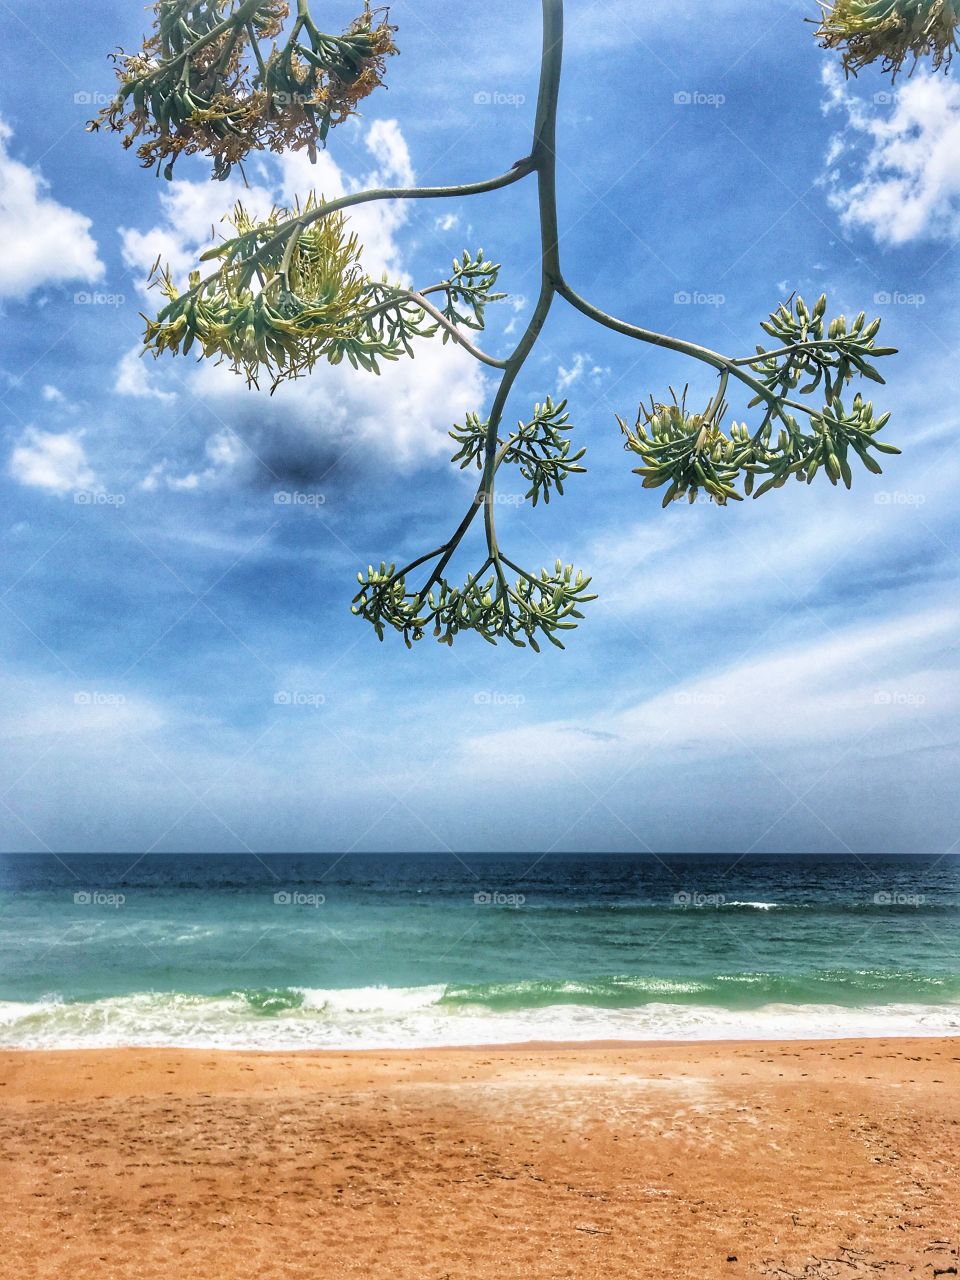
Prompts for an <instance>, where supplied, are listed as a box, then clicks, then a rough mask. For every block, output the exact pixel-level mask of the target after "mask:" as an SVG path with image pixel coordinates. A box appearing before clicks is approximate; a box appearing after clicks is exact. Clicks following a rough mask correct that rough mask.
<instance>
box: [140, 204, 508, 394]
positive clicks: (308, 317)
mask: <svg viewBox="0 0 960 1280" xmlns="http://www.w3.org/2000/svg"><path fill="white" fill-rule="evenodd" d="M319 208H320V205H319V204H318V202H317V200H316V198H315V197H314V196H312V195H311V196H310V197H309V198H308V200H307V202H306V204H305V205H303V206H302V207H301V206H299V205H298V206H296V207H295V208H294V209H293V210H286V209H274V210H273V211H272V212H271V214H270V215H269V216H268V217H267V218H265V219H260V220H255V219H252V218H251V217H250V216H249V214H248V213H247V212H246V210H245V209H244V208H243V206H242V205H239V204H238V205H237V206H236V208H235V209H234V211H233V214H232V215H231V217H230V218H229V221H230V222H231V223H232V225H233V227H234V229H235V231H236V232H237V234H236V235H235V236H233V237H231V238H230V239H228V240H226V241H224V242H223V243H222V244H219V245H217V246H215V247H214V248H213V249H211V250H209V251H208V252H207V253H205V254H204V255H203V258H202V259H201V261H203V260H211V259H216V260H218V261H219V266H218V268H217V270H216V271H215V272H213V273H212V274H211V275H209V276H208V277H206V278H205V279H204V278H202V277H201V275H200V272H199V271H195V272H193V273H192V274H191V276H190V282H189V288H188V289H187V290H185V291H184V292H183V293H181V292H180V290H179V289H178V288H177V285H176V283H175V282H174V280H173V279H172V277H171V275H170V272H169V270H167V269H161V267H160V264H159V261H158V262H157V263H156V264H155V267H154V273H153V274H154V283H155V284H156V285H157V286H158V287H159V288H160V290H161V292H162V293H163V294H164V296H165V297H166V299H167V304H166V306H164V307H163V308H162V309H161V310H160V311H159V312H158V313H157V315H156V317H155V318H153V319H151V318H149V317H144V318H145V320H146V332H145V336H144V345H145V348H146V349H147V350H149V351H151V352H152V353H153V354H154V355H160V354H161V353H163V352H165V351H167V352H171V353H173V354H174V355H187V354H188V353H189V352H190V351H191V349H193V348H194V346H196V348H197V350H198V351H199V352H200V353H202V355H203V356H205V357H208V358H209V357H213V358H216V359H218V360H225V361H227V362H228V363H229V365H230V366H231V368H232V369H233V370H234V371H235V372H238V373H242V374H244V375H245V377H246V379H247V381H248V383H251V384H254V385H257V384H258V383H259V377H260V375H261V372H266V374H268V375H269V377H270V379H271V382H272V385H273V387H274V388H275V387H276V386H277V385H278V384H279V383H280V382H282V381H284V380H287V379H290V378H298V377H301V376H303V375H304V374H305V373H308V372H309V371H310V370H311V369H313V367H314V366H315V365H316V364H317V363H318V362H319V361H321V360H325V361H327V362H328V363H330V364H334V365H335V364H339V363H340V362H341V361H342V360H344V359H346V360H348V361H349V362H350V363H351V364H352V365H353V366H354V368H358V369H365V370H367V371H368V372H371V373H379V371H380V368H379V362H380V361H381V360H396V359H399V358H400V356H402V355H404V354H406V355H408V356H412V355H413V339H414V338H429V337H433V336H434V335H435V334H436V333H437V331H438V328H439V327H440V326H439V325H438V323H437V322H436V321H435V320H434V319H433V318H431V317H430V316H429V315H428V313H427V311H426V310H425V309H424V306H423V305H422V303H421V301H418V300H417V296H416V295H411V294H410V292H409V290H406V289H404V288H403V287H402V286H400V285H392V284H389V283H388V282H387V281H386V279H383V280H379V281H378V280H373V279H371V278H370V277H368V276H367V274H366V273H365V271H364V270H363V265H362V248H361V245H360V243H359V241H358V240H357V237H356V236H355V235H353V234H350V233H349V232H348V228H347V221H346V219H345V218H344V216H343V214H341V213H339V212H333V213H328V214H326V215H325V216H323V217H315V216H314V215H315V214H316V212H317V210H318V209H319ZM464 258H465V260H467V259H468V258H469V255H466V254H465V255H464ZM469 262H470V270H469V271H467V272H465V271H464V265H463V263H461V262H457V263H455V264H454V271H453V273H452V275H451V277H450V279H449V280H447V281H443V282H441V283H440V284H438V285H434V286H432V288H431V289H430V290H427V292H431V293H433V292H442V293H443V294H444V295H445V297H446V298H447V299H448V301H447V303H446V305H445V308H444V310H445V312H446V313H448V314H450V315H453V316H455V317H457V318H461V317H463V316H464V315H465V316H466V320H465V323H469V324H470V326H471V327H476V326H477V322H478V319H477V318H478V317H479V319H480V322H482V317H483V309H484V306H485V305H486V304H487V303H488V302H489V301H490V300H491V299H492V298H496V297H497V296H500V295H496V294H493V293H492V292H491V290H492V288H493V285H494V284H495V283H496V279H497V272H498V270H499V268H498V267H497V266H496V265H495V264H493V263H489V262H486V261H485V260H484V259H483V258H482V254H481V255H478V256H477V258H476V259H472V258H469ZM480 266H482V270H480V269H479V267H480ZM451 295H453V298H454V301H452V302H451V301H449V299H450V296H451ZM444 332H445V335H446V331H444Z"/></svg>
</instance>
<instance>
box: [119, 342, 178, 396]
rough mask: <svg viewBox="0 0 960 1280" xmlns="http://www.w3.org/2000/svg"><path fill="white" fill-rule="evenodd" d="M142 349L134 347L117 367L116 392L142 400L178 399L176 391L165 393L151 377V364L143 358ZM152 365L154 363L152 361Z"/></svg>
mask: <svg viewBox="0 0 960 1280" xmlns="http://www.w3.org/2000/svg"><path fill="white" fill-rule="evenodd" d="M141 351H142V348H141V347H133V348H132V350H130V351H128V352H127V353H126V354H125V355H124V356H123V357H122V359H121V360H120V363H119V364H118V365H117V376H116V380H115V381H114V384H113V389H114V391H115V392H116V393H117V394H118V395H121V396H135V397H136V398H138V399H141V400H148V399H149V400H163V401H167V402H169V401H171V400H175V399H176V398H177V396H176V392H175V391H164V390H163V388H162V387H158V386H156V385H155V382H154V380H153V378H151V376H150V372H151V370H150V364H148V363H147V360H146V359H144V358H143V357H142V356H141V354H140V353H141ZM150 363H151V364H152V363H153V361H152V360H151V361H150Z"/></svg>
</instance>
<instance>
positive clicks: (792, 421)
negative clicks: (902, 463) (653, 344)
mask: <svg viewBox="0 0 960 1280" xmlns="http://www.w3.org/2000/svg"><path fill="white" fill-rule="evenodd" d="M826 307H827V300H826V298H825V297H821V298H820V299H819V300H818V301H817V303H816V304H815V305H814V307H813V308H812V309H811V308H808V307H807V305H806V304H805V303H804V301H803V299H802V298H797V300H796V302H795V303H794V304H793V307H792V308H789V307H787V306H786V305H784V304H781V305H780V307H778V309H777V310H776V311H775V312H773V314H772V315H771V317H770V320H769V321H768V322H765V323H764V324H763V326H762V327H763V329H764V330H765V332H766V333H768V334H769V335H770V336H771V337H773V338H775V339H776V341H777V342H778V343H779V344H780V345H779V347H778V348H776V349H772V350H769V351H768V350H766V349H765V348H764V347H762V346H758V347H757V354H756V356H750V357H747V358H746V359H744V360H736V361H726V362H724V363H723V367H722V373H721V388H720V391H719V392H718V395H717V396H715V397H714V399H713V400H712V401H711V402H710V404H709V405H708V406H707V408H706V409H705V410H704V411H703V412H702V413H690V412H688V410H687V407H686V392H684V394H683V396H682V397H681V398H680V399H679V400H678V399H677V397H676V395H673V397H672V400H671V401H670V402H669V403H657V402H656V401H654V400H653V399H652V398H651V403H650V407H649V408H647V407H646V406H645V405H641V407H640V411H639V413H638V415H637V420H636V425H635V426H634V427H633V428H630V427H628V426H627V424H626V423H625V422H624V420H623V419H622V418H618V419H617V421H618V422H619V424H620V429H621V431H622V432H623V434H624V436H625V437H626V442H625V445H624V447H625V448H626V449H627V450H628V451H630V452H632V453H635V454H638V455H639V457H640V459H641V461H642V463H643V465H642V466H640V467H636V468H635V469H634V470H635V474H637V475H640V476H642V477H643V485H644V488H646V489H658V488H661V487H663V486H664V485H665V486H666V492H665V494H664V498H663V506H664V507H667V506H669V505H670V503H671V502H674V501H676V500H679V499H683V498H686V499H687V500H688V501H689V502H691V503H692V502H696V501H697V498H698V496H699V494H700V493H701V492H703V493H705V494H707V495H708V496H709V497H710V498H711V499H712V500H713V501H715V502H716V503H718V505H720V506H726V504H727V503H728V502H729V501H730V500H733V501H735V502H740V501H742V499H743V496H744V495H746V496H750V495H751V494H752V495H753V497H755V498H759V497H762V496H763V495H764V494H765V493H769V492H770V490H771V489H780V488H782V487H783V485H784V484H785V483H786V482H787V480H788V479H789V478H790V477H791V476H794V477H796V479H797V480H799V481H806V482H807V483H808V484H809V483H811V482H812V481H813V479H814V477H815V476H816V475H817V473H818V472H819V471H820V470H821V469H822V470H823V471H824V473H825V474H826V476H827V478H828V479H829V480H830V482H831V484H834V485H836V484H838V483H840V482H841V481H842V482H843V484H844V485H845V486H846V487H847V488H848V489H849V488H850V486H851V484H852V482H853V470H852V466H851V463H853V462H855V461H857V460H859V461H860V462H861V463H862V464H863V465H864V467H866V468H867V470H868V471H870V472H872V473H874V474H876V475H879V474H881V467H880V464H879V463H878V462H877V460H876V458H875V457H874V456H873V453H872V452H871V450H873V451H875V452H877V453H888V454H896V453H899V452H900V450H899V449H897V448H896V447H895V446H894V445H891V444H887V443H885V442H884V441H881V440H879V439H877V436H878V435H879V433H880V432H881V431H882V430H883V428H884V427H885V426H886V424H887V422H888V421H889V418H890V415H889V414H888V413H885V414H881V415H879V416H874V407H873V403H872V402H871V401H865V400H864V399H863V397H862V395H860V394H859V393H858V394H857V395H856V396H855V398H854V400H853V403H852V405H851V407H850V409H847V408H846V407H845V405H844V402H843V399H842V398H841V393H842V390H843V388H844V387H845V386H846V385H847V384H848V383H849V382H850V381H852V379H853V378H854V377H858V376H859V377H862V378H867V379H869V380H871V381H873V382H880V383H882V382H883V378H882V377H881V376H880V374H879V372H878V371H877V369H876V368H875V366H874V365H873V364H872V363H871V361H870V359H869V358H868V357H870V358H872V359H878V358H880V357H883V356H887V355H892V354H894V350H893V348H891V347H879V346H877V344H876V335H877V331H878V330H879V328H880V321H879V320H875V321H873V322H872V323H871V324H867V322H866V317H865V315H863V313H861V314H860V315H859V316H857V318H856V319H855V320H854V322H853V324H852V325H851V326H849V327H848V325H847V321H846V319H845V317H843V316H839V317H837V318H836V319H835V320H833V321H832V322H831V323H830V324H829V326H827V325H826V324H825V321H824V316H825V314H826ZM744 369H746V370H752V371H753V372H748V373H746V375H744V373H743V370H744ZM731 374H734V375H736V376H738V377H740V378H741V379H742V380H743V381H745V382H746V383H747V385H748V386H750V387H752V388H753V389H754V390H755V392H756V394H755V396H754V398H753V400H752V401H751V402H750V407H751V408H752V407H754V406H755V405H758V404H764V405H766V413H765V415H764V417H763V419H762V421H761V422H760V425H759V426H758V427H757V428H756V430H754V431H753V432H751V431H750V430H749V429H748V427H747V426H746V424H745V423H737V422H734V423H733V424H732V425H731V427H730V429H729V431H725V430H724V429H723V427H722V426H721V421H722V419H723V417H724V415H725V414H726V412H727V404H726V401H725V400H724V398H723V395H724V392H725V390H726V387H727V385H728V381H729V378H730V375H731ZM814 391H819V392H822V404H821V406H820V407H816V408H815V407H811V406H809V405H805V404H803V403H802V402H800V401H796V400H794V399H792V398H791V397H792V395H793V394H797V395H801V396H802V395H810V394H812V393H813V392H814ZM798 412H799V413H802V414H803V415H805V416H806V417H807V419H808V424H809V425H808V429H807V430H803V429H801V427H800V425H799V421H798V418H797V413H798ZM775 431H776V433H777V434H776V435H774V432H775ZM741 481H742V486H743V493H741V492H739V491H738V488H737V485H738V484H739V483H741Z"/></svg>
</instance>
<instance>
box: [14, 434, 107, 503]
mask: <svg viewBox="0 0 960 1280" xmlns="http://www.w3.org/2000/svg"><path fill="white" fill-rule="evenodd" d="M81 435H82V432H79V431H64V432H62V433H60V434H57V433H56V432H52V431H38V430H37V429H36V428H35V427H28V428H27V430H26V431H25V432H24V433H23V435H22V436H21V438H20V443H19V444H17V445H16V446H15V448H14V450H13V452H12V453H11V455H10V463H9V468H8V469H9V472H10V475H11V476H13V478H14V480H18V481H19V482H20V483H21V484H24V485H29V486H31V487H32V488H36V489H47V490H48V491H49V492H50V493H72V492H75V491H76V490H78V489H90V488H92V487H94V486H95V485H96V483H97V477H96V474H95V472H94V471H93V469H92V468H91V467H90V464H89V463H88V461H87V455H86V453H85V451H84V448H83V444H82V443H81V440H80V436H81Z"/></svg>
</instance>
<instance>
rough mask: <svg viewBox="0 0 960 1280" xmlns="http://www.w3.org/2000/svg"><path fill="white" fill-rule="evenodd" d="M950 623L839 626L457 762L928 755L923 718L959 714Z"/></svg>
mask: <svg viewBox="0 0 960 1280" xmlns="http://www.w3.org/2000/svg"><path fill="white" fill-rule="evenodd" d="M958 626H960V613H958V611H957V610H956V609H932V610H929V611H927V612H926V613H921V614H918V615H916V616H900V617H894V618H891V619H888V620H886V621H880V622H877V621H874V622H871V624H870V625H869V626H862V625H861V626H857V627H849V628H846V629H844V630H842V631H839V632H833V633H831V634H829V635H828V636H827V637H826V638H825V639H824V638H821V639H816V640H811V641H809V642H807V643H805V644H794V645H792V646H790V647H787V648H784V649H781V650H779V651H776V652H773V653H770V654H765V653H763V652H760V653H758V654H751V655H749V656H748V657H746V658H745V659H744V660H743V661H741V662H739V663H735V664H733V665H732V666H723V667H721V668H719V669H712V670H711V669H710V668H707V669H706V670H705V671H704V672H703V673H702V674H701V675H699V676H697V677H694V678H692V679H689V680H677V681H675V682H674V683H673V684H672V685H671V686H670V687H669V688H667V689H666V690H665V691H662V692H659V693H657V694H656V695H654V696H653V697H649V698H646V699H644V700H642V701H640V702H637V703H635V704H634V705H633V706H628V707H627V708H625V709H623V710H619V711H609V712H600V713H598V714H596V715H594V716H591V717H589V718H587V719H586V720H584V721H576V722H575V721H548V722H545V723H540V724H528V725H526V726H523V727H518V728H517V729H515V730H511V731H507V732H501V733H494V734H488V735H485V736H483V737H479V738H473V739H470V740H468V741H467V742H466V743H465V744H464V746H463V758H464V760H465V761H466V760H468V761H469V762H470V765H469V767H470V768H471V770H472V771H474V772H476V771H477V770H481V771H483V770H484V769H485V768H486V769H489V770H491V771H496V770H498V769H500V768H502V761H503V760H505V759H511V760H524V761H526V762H527V765H526V766H525V769H526V772H525V776H529V774H530V773H531V772H532V771H535V772H536V774H537V775H539V776H541V777H548V776H550V774H551V773H552V772H553V771H554V770H555V769H556V768H557V766H560V767H561V768H567V769H569V770H570V771H571V772H572V773H575V774H576V775H578V776H584V777H595V776H597V775H598V774H600V773H602V772H604V771H605V770H608V769H609V768H610V767H612V766H615V765H616V764H617V762H621V766H620V767H621V768H622V767H624V766H625V765H626V763H627V762H628V761H629V760H630V759H631V755H632V756H633V758H634V759H640V758H643V757H644V756H646V755H647V753H650V752H652V753H654V754H655V756H656V759H657V761H658V764H659V765H661V766H663V767H669V766H670V764H671V761H672V762H674V763H675V762H676V761H677V760H678V759H680V758H682V759H683V760H684V761H685V762H692V761H694V760H704V761H707V762H709V763H710V764H711V766H712V767H719V764H720V762H721V761H722V759H723V758H724V757H729V756H732V755H743V754H746V755H751V756H757V757H760V758H763V759H767V760H769V761H770V762H771V764H774V766H775V760H776V756H775V755H773V754H772V753H773V752H778V753H794V754H795V753H797V752H801V753H806V754H808V755H812V756H813V757H815V758H822V756H823V752H824V751H825V750H826V749H829V750H830V751H832V752H834V753H839V752H840V751H843V750H844V749H846V748H848V747H850V746H851V744H853V745H854V746H855V744H856V743H857V742H858V741H861V740H864V739H866V738H867V737H871V739H872V743H871V746H872V749H874V750H877V749H881V750H883V749H886V750H905V749H908V748H909V747H911V746H914V747H915V746H921V747H925V746H929V744H930V741H931V733H930V728H929V724H930V721H934V722H935V723H939V724H940V725H941V726H950V725H952V723H953V722H954V721H955V719H956V716H957V713H958V711H960V679H958V676H960V670H958V663H957V658H956V655H955V653H954V656H953V657H952V659H951V660H950V661H947V660H946V659H945V658H944V657H943V656H942V655H943V654H944V653H946V654H947V655H948V657H949V650H950V649H951V647H952V645H953V642H954V640H955V637H956V633H957V628H958ZM828 763H829V761H828V760H823V765H824V767H826V765H827V764H828Z"/></svg>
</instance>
